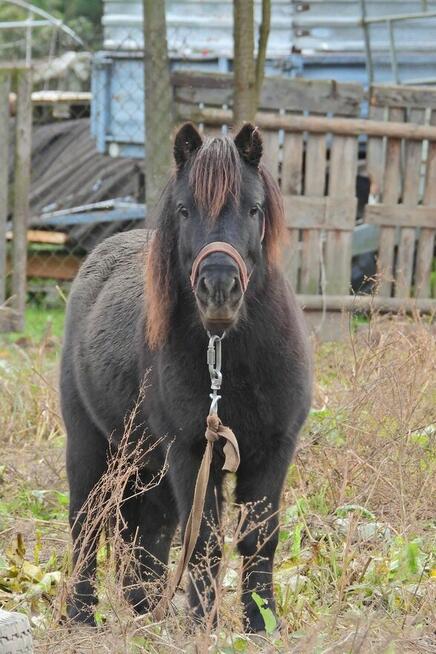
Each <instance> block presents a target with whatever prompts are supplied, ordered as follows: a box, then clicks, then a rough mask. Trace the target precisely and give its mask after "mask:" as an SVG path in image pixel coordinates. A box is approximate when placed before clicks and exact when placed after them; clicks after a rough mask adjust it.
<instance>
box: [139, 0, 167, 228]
mask: <svg viewBox="0 0 436 654" xmlns="http://www.w3.org/2000/svg"><path fill="white" fill-rule="evenodd" d="M143 8H144V79H145V191H146V204H147V226H148V227H154V226H155V219H156V216H155V212H154V208H155V206H156V204H157V201H158V199H159V196H160V193H161V191H162V188H163V187H164V185H165V182H166V180H167V178H168V175H169V171H170V166H171V149H172V131H173V95H172V88H171V81H170V68H169V62H168V51H167V39H166V22H165V2H164V1H160V2H156V1H155V0H143Z"/></svg>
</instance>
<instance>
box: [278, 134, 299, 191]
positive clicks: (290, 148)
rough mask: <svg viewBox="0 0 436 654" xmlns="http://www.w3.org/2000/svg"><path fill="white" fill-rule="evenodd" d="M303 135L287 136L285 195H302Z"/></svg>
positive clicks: (284, 171) (283, 167) (284, 166)
mask: <svg viewBox="0 0 436 654" xmlns="http://www.w3.org/2000/svg"><path fill="white" fill-rule="evenodd" d="M303 147H304V143H303V134H297V133H295V132H294V133H288V134H285V140H284V143H283V161H282V173H281V189H282V193H283V195H300V193H301V190H302V180H303Z"/></svg>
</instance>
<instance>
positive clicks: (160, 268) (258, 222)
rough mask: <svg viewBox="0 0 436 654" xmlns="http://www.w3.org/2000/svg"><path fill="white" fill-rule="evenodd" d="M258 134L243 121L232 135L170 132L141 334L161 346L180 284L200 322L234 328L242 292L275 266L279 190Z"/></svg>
mask: <svg viewBox="0 0 436 654" xmlns="http://www.w3.org/2000/svg"><path fill="white" fill-rule="evenodd" d="M261 157H262V139H261V137H260V134H259V132H258V130H257V129H256V128H255V127H253V126H252V125H250V124H246V125H244V127H242V129H241V130H240V132H239V133H238V134H237V135H236V137H235V138H234V139H232V138H231V137H229V136H220V137H216V138H212V139H207V140H205V141H203V140H202V138H201V136H200V134H199V133H198V131H197V130H196V129H195V127H194V126H193V125H191V124H189V123H188V124H186V125H184V126H183V127H182V128H181V129H180V130H179V132H178V133H177V135H176V139H175V143H174V159H175V163H176V172H175V174H174V175H173V177H172V178H171V180H170V182H169V184H168V186H167V187H166V189H165V191H164V193H163V195H162V198H161V207H160V216H159V220H158V226H157V231H156V235H155V237H154V239H153V243H152V246H151V251H150V254H149V258H148V266H147V296H148V309H147V338H148V342H149V345H150V347H153V348H157V347H160V346H162V345H163V344H164V343H165V341H166V339H167V334H168V329H169V327H170V321H171V314H172V311H173V308H174V307H175V304H176V300H177V297H178V294H179V292H180V291H183V290H187V289H189V292H190V293H192V294H193V297H194V298H195V305H196V309H197V314H198V317H199V319H200V320H201V322H202V323H203V326H204V328H205V329H207V330H208V331H210V332H211V333H217V334H220V333H222V332H223V331H225V330H228V329H231V328H234V327H235V326H236V325H237V323H238V321H239V318H240V316H241V315H242V314H243V312H244V307H245V304H246V302H245V300H246V297H247V296H248V295H250V294H252V293H255V290H256V288H259V286H260V285H262V284H263V283H264V281H265V278H266V276H267V274H268V272H269V271H270V270H271V269H272V268H273V267H274V266H276V265H277V263H278V259H279V252H280V242H281V241H282V237H283V235H284V233H285V222H284V214H283V205H282V199H281V195H280V191H279V189H278V187H277V184H276V183H275V181H274V180H273V179H272V177H271V175H270V174H269V172H268V171H267V170H266V169H265V168H264V167H263V166H262V164H261Z"/></svg>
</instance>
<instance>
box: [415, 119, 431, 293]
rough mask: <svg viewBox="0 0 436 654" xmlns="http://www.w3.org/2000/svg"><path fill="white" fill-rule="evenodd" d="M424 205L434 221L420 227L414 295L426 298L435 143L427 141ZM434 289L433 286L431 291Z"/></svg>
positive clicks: (429, 271)
mask: <svg viewBox="0 0 436 654" xmlns="http://www.w3.org/2000/svg"><path fill="white" fill-rule="evenodd" d="M430 122H431V124H432V125H436V109H434V110H433V111H432V114H431V117H430ZM423 203H424V206H426V207H427V206H431V207H432V209H433V211H434V216H435V218H434V223H433V226H432V227H430V228H424V229H421V233H420V235H419V241H418V250H417V253H416V272H415V296H416V297H418V298H426V297H430V295H431V290H432V289H431V283H430V282H431V270H432V263H433V252H434V243H435V232H436V143H429V148H428V154H427V162H426V181H425V191H424V200H423ZM435 291H436V289H435V288H433V293H435Z"/></svg>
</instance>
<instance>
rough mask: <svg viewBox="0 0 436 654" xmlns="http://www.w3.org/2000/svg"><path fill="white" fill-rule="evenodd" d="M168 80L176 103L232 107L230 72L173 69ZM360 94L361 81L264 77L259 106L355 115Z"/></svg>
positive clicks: (358, 111)
mask: <svg viewBox="0 0 436 654" xmlns="http://www.w3.org/2000/svg"><path fill="white" fill-rule="evenodd" d="M171 79H172V83H173V85H174V96H175V99H176V101H177V102H181V103H185V104H199V103H204V104H206V105H215V106H217V107H221V106H222V105H223V104H227V105H229V106H231V105H232V103H233V75H232V74H229V73H210V72H207V73H203V72H197V71H188V70H185V71H174V72H173V73H172V75H171ZM363 97H364V92H363V87H362V86H361V85H360V84H352V83H351V84H349V83H337V82H334V81H330V80H304V79H295V78H294V79H286V78H283V77H265V79H264V82H263V86H262V93H261V97H260V102H259V106H260V107H262V108H263V109H269V110H271V109H275V110H277V109H286V110H288V111H302V110H305V111H310V112H313V111H314V112H332V113H340V114H343V115H347V116H358V115H359V113H360V105H361V103H362V100H363Z"/></svg>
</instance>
